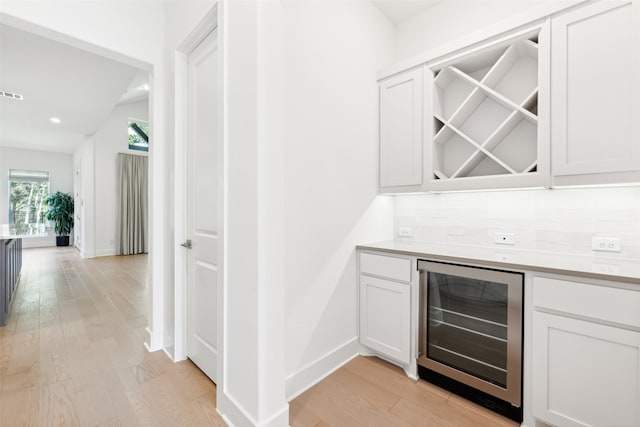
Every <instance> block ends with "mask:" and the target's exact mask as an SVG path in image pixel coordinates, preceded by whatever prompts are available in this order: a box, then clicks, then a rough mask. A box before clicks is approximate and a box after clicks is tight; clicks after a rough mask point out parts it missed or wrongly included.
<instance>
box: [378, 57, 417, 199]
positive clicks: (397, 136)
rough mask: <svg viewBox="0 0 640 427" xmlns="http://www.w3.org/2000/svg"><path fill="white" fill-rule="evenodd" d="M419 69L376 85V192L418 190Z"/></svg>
mask: <svg viewBox="0 0 640 427" xmlns="http://www.w3.org/2000/svg"><path fill="white" fill-rule="evenodd" d="M422 84H423V78H422V67H418V68H416V69H413V70H409V71H406V72H403V73H401V74H399V75H396V76H393V77H390V78H388V79H386V80H383V81H382V82H380V191H382V192H394V193H395V192H403V191H421V190H422V104H423V101H422V95H423V91H422Z"/></svg>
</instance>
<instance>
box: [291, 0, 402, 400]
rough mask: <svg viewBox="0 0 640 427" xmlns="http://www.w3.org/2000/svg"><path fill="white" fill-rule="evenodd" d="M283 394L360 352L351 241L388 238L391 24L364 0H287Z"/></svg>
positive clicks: (389, 206)
mask: <svg viewBox="0 0 640 427" xmlns="http://www.w3.org/2000/svg"><path fill="white" fill-rule="evenodd" d="M284 11H285V15H284V16H285V27H284V28H285V40H286V43H285V58H286V59H285V68H284V81H285V99H284V113H285V114H284V123H285V130H284V133H285V145H284V235H283V239H284V257H285V258H284V259H285V270H284V278H285V289H284V292H285V294H284V298H285V346H286V352H285V355H286V358H285V361H286V365H285V366H286V375H287V398H291V397H293V396H294V395H295V394H297V393H299V392H300V391H303V390H304V389H305V388H306V387H308V386H309V385H310V383H311V382H313V381H315V380H317V379H318V375H324V374H326V373H327V371H328V370H330V369H333V368H335V367H336V365H338V364H340V363H343V362H344V361H345V360H346V359H348V358H349V357H351V356H353V355H354V354H355V353H356V352H357V351H358V343H357V335H358V329H357V301H356V295H357V275H356V257H355V245H356V244H358V243H362V242H371V241H378V240H385V239H387V238H391V201H392V199H391V198H386V197H379V196H377V190H378V188H377V183H378V163H377V162H378V137H377V123H378V121H377V120H378V119H377V117H378V87H377V82H376V73H377V71H378V70H380V69H381V68H384V67H386V66H388V65H389V64H390V62H391V60H392V57H393V27H392V25H391V24H390V23H389V21H388V20H387V19H386V18H385V17H384V16H383V15H382V14H381V13H380V12H379V11H378V9H377V8H376V7H374V6H373V5H372V4H370V3H368V2H348V1H344V2H287V3H285V8H284Z"/></svg>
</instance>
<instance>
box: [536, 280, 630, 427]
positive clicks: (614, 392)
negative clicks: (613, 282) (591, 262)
mask: <svg viewBox="0 0 640 427" xmlns="http://www.w3.org/2000/svg"><path fill="white" fill-rule="evenodd" d="M576 280H580V279H576ZM533 294H534V312H533V343H532V379H533V415H534V417H535V418H537V419H539V420H541V421H543V422H545V423H548V424H550V425H553V426H571V427H573V426H575V427H578V426H580V427H586V426H593V427H596V426H602V427H614V426H615V427H628V426H636V427H638V426H640V309H639V307H640V305H638V304H639V303H640V289H639V290H637V291H634V290H630V289H620V288H616V287H609V286H606V285H601V284H598V285H595V284H590V283H581V282H575V281H572V280H557V279H550V278H540V277H536V278H534V287H533Z"/></svg>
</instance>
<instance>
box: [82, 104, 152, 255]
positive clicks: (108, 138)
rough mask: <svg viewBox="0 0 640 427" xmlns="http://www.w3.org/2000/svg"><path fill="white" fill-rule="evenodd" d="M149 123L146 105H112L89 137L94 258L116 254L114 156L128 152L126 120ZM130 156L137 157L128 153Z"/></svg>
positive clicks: (147, 105)
mask: <svg viewBox="0 0 640 427" xmlns="http://www.w3.org/2000/svg"><path fill="white" fill-rule="evenodd" d="M130 118H135V119H140V120H143V121H148V120H149V102H148V101H141V102H135V103H131V104H124V105H118V106H116V107H115V108H114V109H113V111H112V112H111V113H110V114H109V116H108V117H107V119H106V120H105V122H104V123H103V125H102V126H101V127H100V129H98V131H97V132H96V133H95V134H94V135H93V138H92V139H93V144H94V155H95V177H94V186H95V187H94V188H95V193H94V194H95V199H94V203H95V256H107V255H115V254H116V246H115V238H116V223H117V218H116V210H117V197H118V195H117V184H118V176H117V157H118V153H121V152H123V153H126V152H128V151H129V148H128V147H129V145H128V136H127V135H128V131H127V129H128V120H129V119H130ZM131 153H132V154H139V152H137V151H132V152H131Z"/></svg>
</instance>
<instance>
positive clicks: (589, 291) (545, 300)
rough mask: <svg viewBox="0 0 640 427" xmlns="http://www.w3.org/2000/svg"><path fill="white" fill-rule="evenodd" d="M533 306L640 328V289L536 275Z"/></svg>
mask: <svg viewBox="0 0 640 427" xmlns="http://www.w3.org/2000/svg"><path fill="white" fill-rule="evenodd" d="M533 305H534V306H535V307H540V308H547V309H550V310H557V311H561V312H565V313H570V314H575V315H578V316H585V317H590V318H593V319H600V320H604V321H608V322H614V323H619V324H622V325H628V326H632V327H636V328H640V310H638V307H640V289H639V290H638V291H633V290H628V289H619V288H614V287H608V286H597V285H590V284H587V283H580V282H570V281H567V280H557V279H549V278H546V277H534V278H533Z"/></svg>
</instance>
